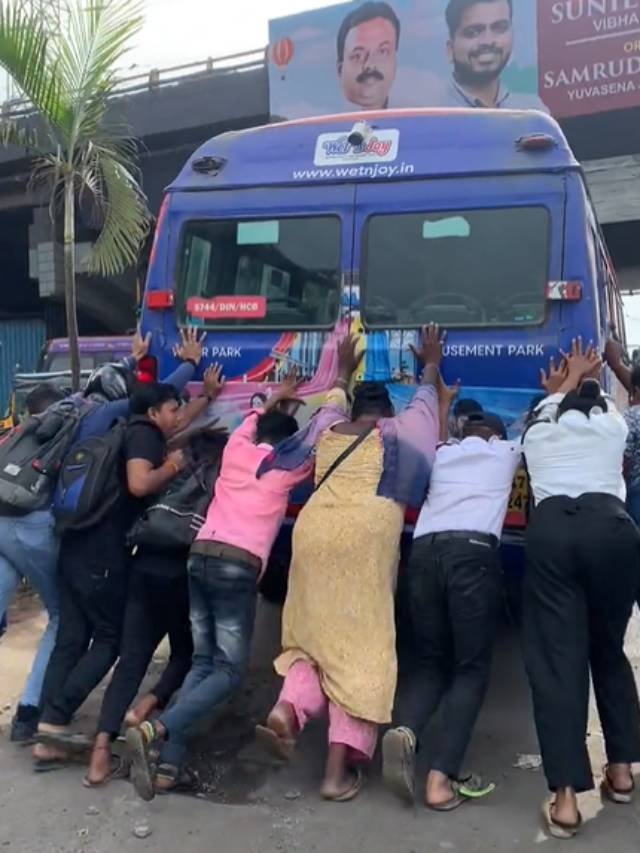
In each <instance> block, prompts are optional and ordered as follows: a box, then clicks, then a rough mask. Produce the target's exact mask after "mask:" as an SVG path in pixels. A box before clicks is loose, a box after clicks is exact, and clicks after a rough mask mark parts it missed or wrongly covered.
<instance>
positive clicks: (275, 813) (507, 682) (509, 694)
mask: <svg viewBox="0 0 640 853" xmlns="http://www.w3.org/2000/svg"><path fill="white" fill-rule="evenodd" d="M263 610H264V609H263ZM635 620H636V617H634V623H633V624H632V626H631V628H630V634H629V642H628V649H629V653H630V655H631V657H632V659H633V662H634V665H636V666H637V665H638V664H640V625H639V623H638V622H637V621H635ZM40 625H41V622H40V621H39V620H38V617H37V615H34V614H32V613H28V614H27V616H26V617H23V620H22V621H21V622H20V624H18V625H14V626H13V627H12V629H11V631H10V632H9V633H8V634H7V636H6V637H5V638H4V639H3V640H2V641H1V642H0V700H1V702H2V704H0V710H2V709H4V713H3V714H1V715H0V723H2V722H4V723H6V722H7V720H8V718H9V716H10V710H9V709H8V708H7V706H8V705H9V704H10V702H11V701H14V700H15V698H16V697H17V695H19V689H20V681H21V679H22V678H23V677H24V671H25V668H26V666H27V665H28V661H29V657H30V653H31V649H32V648H33V646H34V643H35V641H36V639H37V633H38V629H39V627H40ZM277 642H278V629H277V613H276V611H275V610H272V609H269V608H266V611H265V612H263V614H262V617H261V623H260V626H259V629H258V632H257V640H256V655H255V660H254V666H253V669H252V673H251V677H250V678H249V680H248V682H247V684H246V685H245V687H244V688H243V691H242V692H241V693H240V694H239V695H238V697H236V700H235V701H234V702H233V703H231V705H230V706H229V707H228V708H227V709H225V713H224V715H223V716H222V718H221V719H220V720H218V722H217V725H216V726H214V728H213V729H211V730H209V731H207V732H205V733H203V734H202V735H201V736H200V737H199V738H197V739H196V740H195V741H194V744H193V748H192V756H191V758H192V762H193V764H194V765H195V766H196V767H197V769H198V771H199V774H200V778H201V783H202V784H201V790H200V792H199V794H198V795H197V796H195V797H187V796H177V795H172V796H166V797H159V798H156V800H155V801H154V802H153V803H150V804H146V803H143V802H141V801H139V800H137V799H136V797H135V796H134V794H133V791H132V789H131V787H130V785H129V783H128V782H126V781H124V782H114V783H111V784H110V785H109V786H108V787H106V788H104V789H100V790H87V789H86V788H84V787H83V785H82V772H83V769H82V768H81V767H78V768H77V769H75V768H74V769H73V770H66V771H61V772H57V773H51V774H47V775H44V776H38V775H36V774H34V773H33V771H32V769H31V765H30V761H29V753H28V751H27V750H24V749H22V748H20V747H15V746H13V745H11V744H10V743H8V741H7V739H6V736H4V735H2V736H0V850H7V851H8V853H11V851H19V853H32V851H33V853H36V851H38V853H80V851H83V853H85V851H86V853H129V851H131V853H134V851H144V850H149V851H151V850H154V851H157V850H159V849H162V850H167V851H169V850H176V851H179V853H202V852H203V851H205V850H207V851H208V850H212V851H221V853H254V851H255V853H257V852H258V851H260V853H276V851H285V853H294V851H295V853H297V852H298V851H300V853H339V851H343V850H349V851H353V853H356V851H361V850H362V851H366V853H437V851H450V853H462V852H463V851H464V853H489V851H498V853H517V851H527V853H528V851H537V850H538V849H542V850H545V851H546V850H549V851H552V850H555V849H557V848H558V849H559V848H562V847H563V845H565V846H569V847H571V849H574V850H576V851H580V853H596V851H598V853H600V851H602V850H603V849H605V848H607V847H608V848H609V849H612V850H616V851H620V853H632V851H636V850H638V849H639V848H640V799H639V800H638V805H632V806H630V807H623V806H613V805H609V804H607V805H606V806H603V805H602V803H601V801H600V798H599V796H598V795H597V794H596V793H593V794H588V795H584V796H583V797H582V798H581V804H580V805H581V809H582V812H583V815H584V818H585V825H584V828H583V832H582V833H581V835H580V837H579V838H577V839H575V840H573V841H572V842H560V841H555V840H552V839H548V838H547V837H546V836H545V834H544V833H543V832H542V824H541V821H540V817H539V815H540V804H541V802H542V800H543V798H544V796H545V793H546V790H545V784H544V778H543V776H542V773H541V772H540V771H539V770H538V769H530V768H531V765H533V766H534V767H535V765H536V755H537V752H538V748H537V744H536V738H535V733H534V731H533V725H532V718H531V708H530V702H529V696H528V689H527V685H526V679H525V676H524V672H523V668H522V661H521V657H520V651H519V641H518V637H517V633H516V632H514V631H513V630H505V632H504V633H503V634H502V636H501V637H500V638H499V641H498V643H497V647H496V656H495V663H494V677H493V680H492V684H491V689H490V693H489V696H488V699H487V702H486V705H485V708H484V710H483V713H482V716H481V719H480V721H479V723H478V726H477V729H476V733H475V737H474V740H473V744H472V747H471V750H470V754H469V756H468V761H467V765H468V766H469V768H471V769H473V770H474V771H476V772H480V773H482V775H483V777H486V778H487V779H489V780H491V781H493V782H495V783H496V786H497V787H496V790H495V792H494V793H493V794H492V795H491V796H490V797H488V798H486V799H485V800H482V801H480V802H475V803H474V802H471V803H468V804H465V805H464V806H463V807H462V808H461V809H459V810H458V811H456V812H454V813H451V814H448V815H439V814H435V813H433V812H429V811H427V809H426V808H423V807H421V806H420V805H418V806H417V807H416V808H415V809H411V808H407V807H405V806H402V805H401V804H399V803H396V802H395V801H394V800H393V799H391V798H390V797H389V796H388V795H387V793H386V791H385V790H384V789H383V788H382V786H381V784H380V781H379V773H378V768H374V769H373V771H372V776H371V778H370V779H369V780H368V784H367V785H366V788H365V789H364V790H363V792H362V794H361V795H360V797H359V798H358V799H357V800H355V801H354V802H352V803H348V804H328V803H324V802H322V801H321V799H320V798H319V796H318V794H317V788H318V785H319V781H320V776H321V772H322V764H323V758H324V735H325V732H324V730H323V727H322V726H321V725H317V726H315V727H313V728H312V729H310V730H309V732H308V733H305V735H304V736H303V738H302V739H301V743H300V749H299V751H298V754H297V755H296V758H295V760H294V762H293V763H292V764H291V765H290V766H288V767H285V768H278V767H276V766H274V765H273V764H272V763H270V762H269V760H268V759H265V758H263V756H262V755H261V754H260V753H258V752H257V751H256V750H255V748H254V747H253V745H252V729H253V725H254V722H255V721H256V720H257V719H261V718H262V716H263V715H264V713H265V711H266V710H268V708H269V706H270V702H271V700H272V697H273V696H274V695H275V693H277V689H278V685H277V682H276V681H275V679H274V678H273V677H272V676H271V674H270V670H269V667H268V661H269V659H270V657H271V654H272V651H273V650H274V649H275V647H276V646H277ZM100 696H101V690H100V689H99V690H98V691H96V694H94V697H92V700H90V702H89V703H87V706H86V707H85V709H84V710H83V712H82V714H81V715H80V717H79V719H78V723H77V726H78V727H79V728H80V729H82V730H84V731H90V730H91V721H92V719H93V718H94V717H95V711H96V707H97V703H98V702H99V699H100ZM437 726H438V724H436V726H435V727H434V730H433V732H432V733H431V737H432V738H437V736H438V731H437ZM589 743H590V749H591V753H592V759H593V766H594V769H595V770H597V772H598V773H599V772H600V768H601V767H602V764H603V760H604V756H603V752H602V738H601V735H600V730H599V727H598V722H597V716H596V714H595V711H593V713H592V720H591V724H590V733H589ZM528 768H529V769H528ZM136 833H137V834H136ZM147 833H149V834H147ZM138 835H146V837H144V838H143V837H138ZM540 845H543V846H542V847H541V846H540Z"/></svg>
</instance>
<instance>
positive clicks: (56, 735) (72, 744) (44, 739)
mask: <svg viewBox="0 0 640 853" xmlns="http://www.w3.org/2000/svg"><path fill="white" fill-rule="evenodd" d="M33 740H34V742H35V743H43V744H44V745H45V746H57V747H60V748H62V749H66V750H70V751H72V752H85V751H86V750H88V749H92V748H93V738H90V737H87V735H81V734H71V733H70V732H36V734H35V736H34V738H33Z"/></svg>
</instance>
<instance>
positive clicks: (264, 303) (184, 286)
mask: <svg viewBox="0 0 640 853" xmlns="http://www.w3.org/2000/svg"><path fill="white" fill-rule="evenodd" d="M341 234H342V227H341V222H340V219H339V218H338V217H335V216H316V217H305V218H299V219H294V218H291V219H270V220H243V221H238V220H194V221H190V222H187V223H186V224H185V225H184V227H183V229H182V235H181V242H180V253H179V258H178V275H177V281H178V294H177V297H178V298H177V300H176V304H177V306H178V311H179V317H180V321H181V322H182V323H190V322H194V321H195V322H197V323H198V324H199V325H203V326H205V327H208V326H212V327H215V328H218V327H220V326H244V327H246V326H250V327H251V328H260V329H268V328H274V329H296V330H300V329H305V328H331V327H332V326H333V325H334V324H335V322H336V320H337V319H338V316H339V311H340V251H341Z"/></svg>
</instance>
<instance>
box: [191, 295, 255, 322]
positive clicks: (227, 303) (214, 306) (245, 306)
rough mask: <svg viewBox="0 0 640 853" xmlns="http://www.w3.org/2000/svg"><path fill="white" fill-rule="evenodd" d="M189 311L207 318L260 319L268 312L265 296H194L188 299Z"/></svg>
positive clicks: (195, 315) (193, 314) (193, 315)
mask: <svg viewBox="0 0 640 853" xmlns="http://www.w3.org/2000/svg"><path fill="white" fill-rule="evenodd" d="M187 311H188V313H189V314H190V315H191V316H192V317H201V318H202V319H206V320H223V319H225V318H227V319H229V320H248V319H251V320H259V319H261V318H262V317H265V316H266V314H267V300H266V299H265V297H264V296H216V297H214V298H213V299H201V298H200V297H199V296H192V297H191V298H189V299H187Z"/></svg>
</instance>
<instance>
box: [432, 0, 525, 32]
mask: <svg viewBox="0 0 640 853" xmlns="http://www.w3.org/2000/svg"><path fill="white" fill-rule="evenodd" d="M498 2H500V0H449V5H448V6H447V8H446V10H445V13H444V15H445V18H446V20H447V27H448V28H449V35H450V36H451V38H454V37H455V34H456V33H457V32H458V30H459V29H460V24H461V23H462V18H463V17H464V13H465V12H466V11H467V9H470V8H471V7H472V6H478V5H479V4H480V3H498ZM507 3H508V5H509V14H510V16H511V18H512V19H513V0H507Z"/></svg>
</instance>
